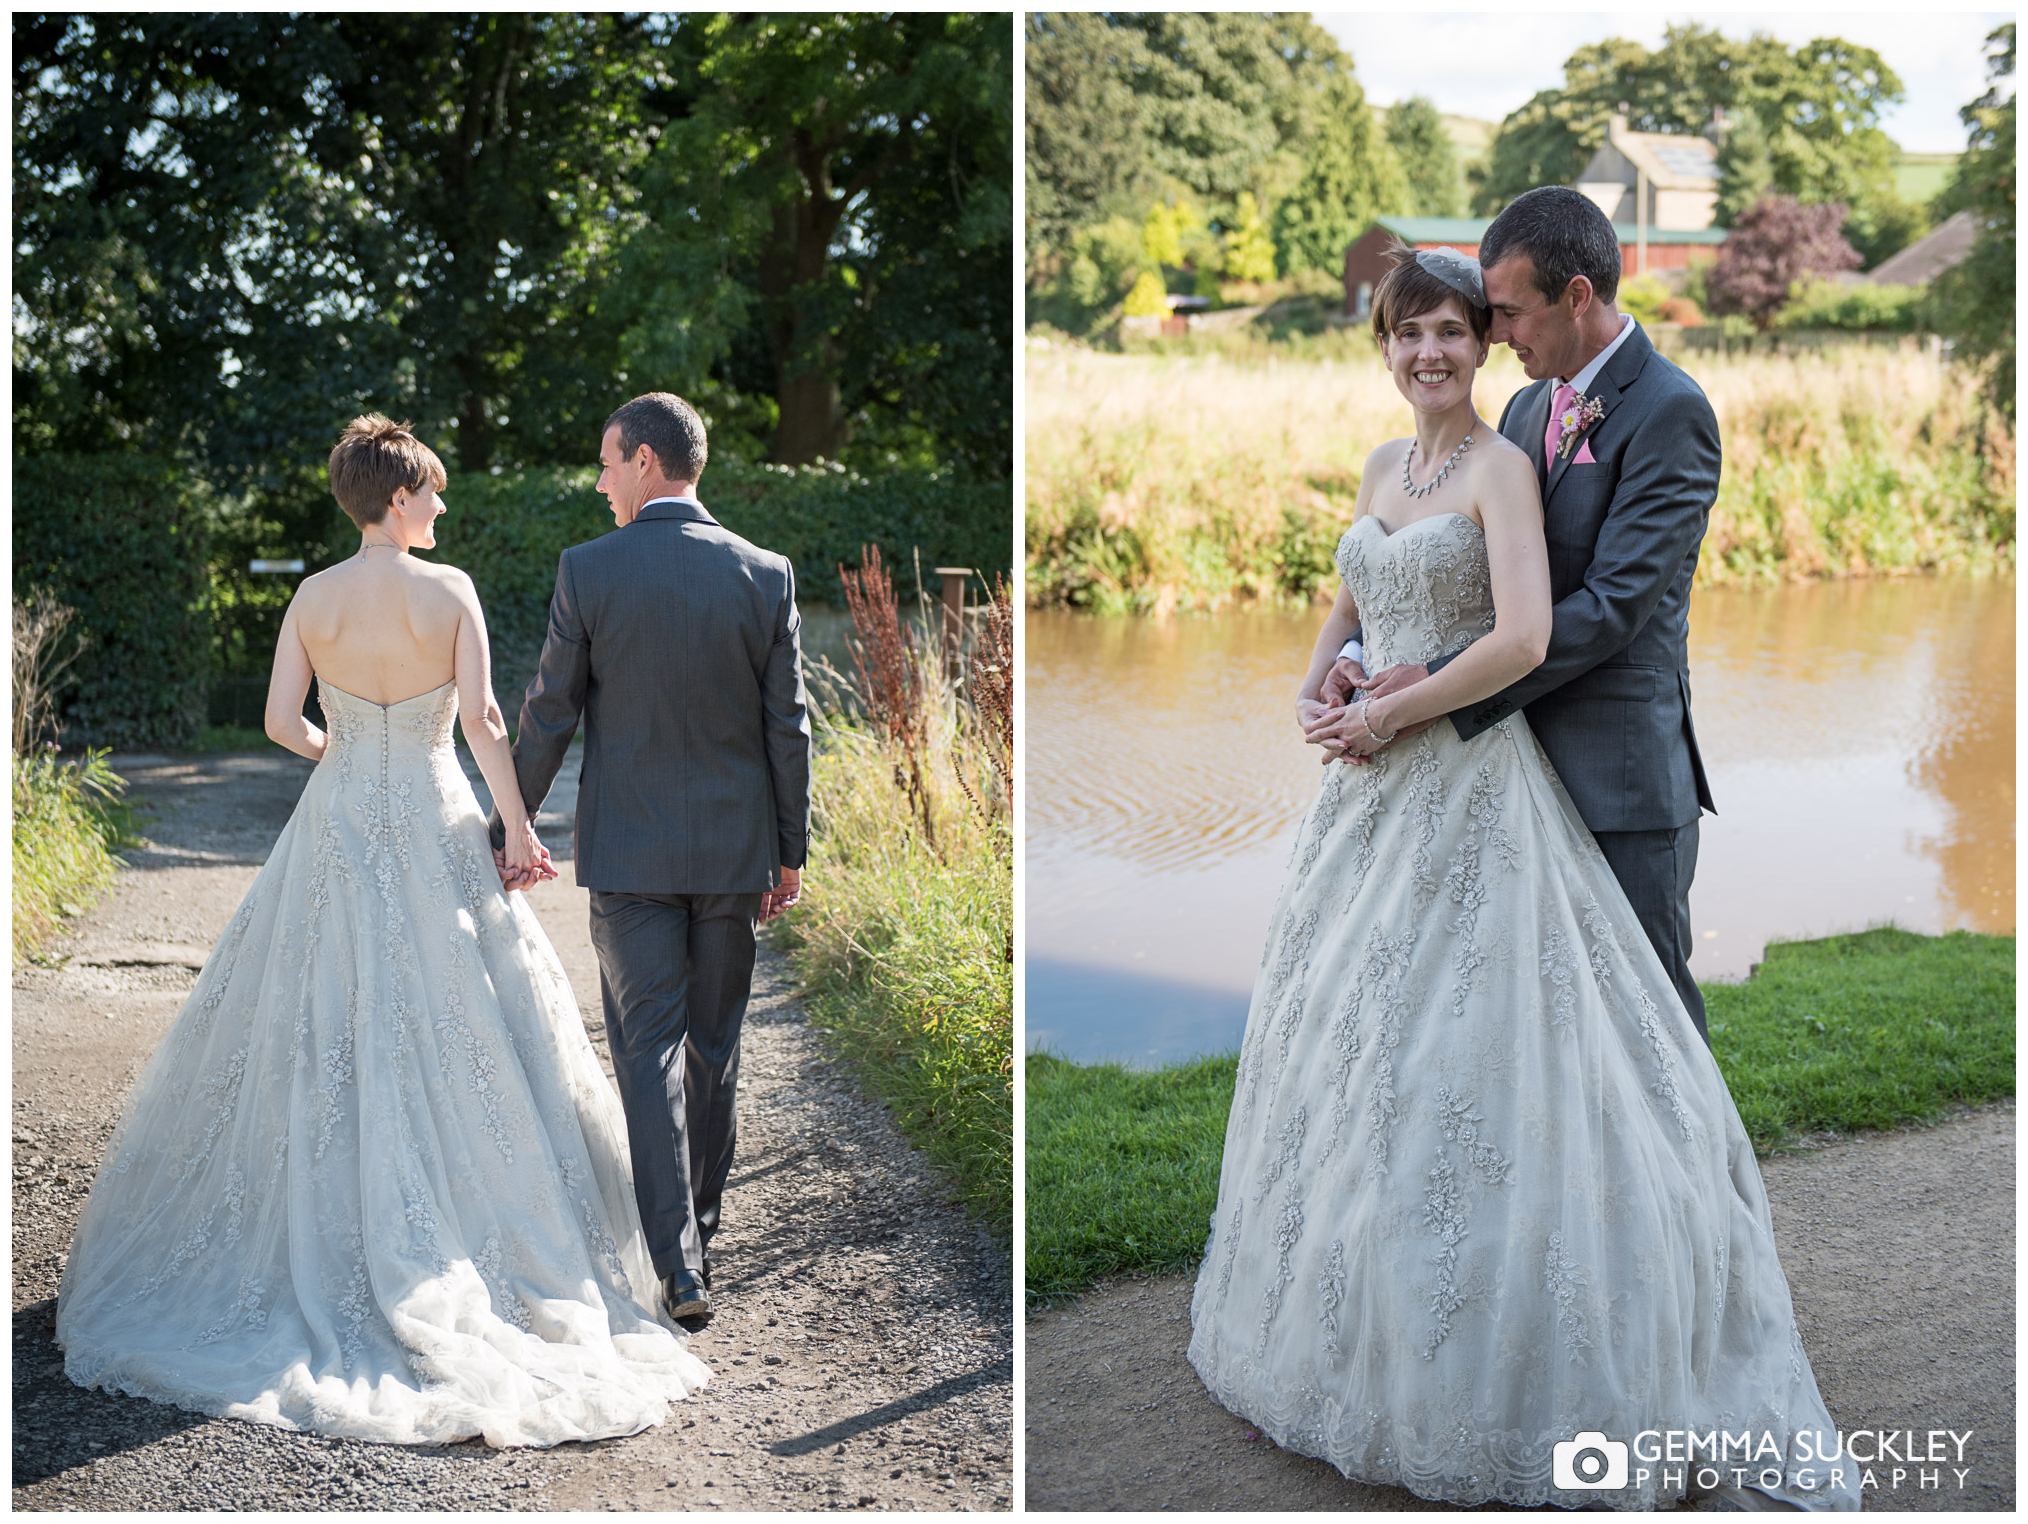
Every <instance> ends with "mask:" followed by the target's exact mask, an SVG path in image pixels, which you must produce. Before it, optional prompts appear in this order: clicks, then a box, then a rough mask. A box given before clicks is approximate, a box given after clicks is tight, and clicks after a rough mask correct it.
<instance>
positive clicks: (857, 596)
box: [838, 545, 937, 851]
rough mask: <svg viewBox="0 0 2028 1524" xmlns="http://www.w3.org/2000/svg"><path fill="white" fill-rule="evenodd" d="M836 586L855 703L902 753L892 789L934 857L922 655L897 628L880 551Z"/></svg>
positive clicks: (841, 575) (869, 550)
mask: <svg viewBox="0 0 2028 1524" xmlns="http://www.w3.org/2000/svg"><path fill="white" fill-rule="evenodd" d="M838 580H839V581H840V582H841V583H843V584H844V588H845V607H846V611H847V612H848V613H850V614H851V616H852V629H853V632H854V633H853V638H852V640H851V642H850V645H851V651H852V661H853V664H854V665H855V666H856V667H857V668H858V669H859V697H860V699H861V701H862V702H863V703H864V704H865V706H866V715H867V718H868V719H869V720H871V721H872V722H873V725H874V727H875V728H876V729H877V730H878V731H879V732H880V734H881V736H882V737H883V738H884V739H885V740H886V741H887V742H888V743H889V744H890V745H892V746H894V747H896V748H898V749H899V751H900V753H901V755H900V756H899V757H897V758H896V759H895V762H894V784H895V787H896V788H899V789H900V790H901V791H902V792H903V793H904V794H906V795H907V796H908V802H909V812H910V814H911V815H912V816H913V817H914V818H915V819H916V820H918V821H920V822H921V824H922V833H923V839H924V840H925V841H927V842H928V843H929V846H930V849H931V850H932V851H935V850H936V844H937V829H936V821H935V819H934V818H933V816H932V814H931V811H930V796H929V786H928V784H927V782H926V781H925V780H924V777H923V762H924V751H925V749H926V746H925V743H926V740H927V734H928V726H927V724H926V716H925V714H924V706H923V699H924V687H925V685H924V680H923V673H924V667H925V662H924V660H923V653H922V652H921V651H920V650H919V649H918V648H917V645H916V642H914V641H913V640H911V639H910V638H909V637H908V634H907V633H906V632H905V631H904V630H903V629H902V627H901V609H900V607H899V606H898V605H897V604H896V602H895V599H894V579H893V578H892V577H891V576H889V575H888V572H887V569H886V568H885V567H884V566H882V565H881V564H880V547H879V546H877V545H868V546H867V547H865V551H864V553H863V560H862V563H861V565H860V566H859V568H858V569H857V570H849V569H847V568H846V567H843V566H840V567H839V568H838Z"/></svg>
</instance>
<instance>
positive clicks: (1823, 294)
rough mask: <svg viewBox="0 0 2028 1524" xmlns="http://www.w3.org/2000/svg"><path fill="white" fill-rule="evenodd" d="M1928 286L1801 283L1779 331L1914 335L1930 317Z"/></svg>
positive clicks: (1782, 315) (1780, 317) (1777, 322)
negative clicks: (1847, 330) (1836, 330)
mask: <svg viewBox="0 0 2028 1524" xmlns="http://www.w3.org/2000/svg"><path fill="white" fill-rule="evenodd" d="M1928 301H1929V287H1927V286H1875V285H1871V284H1869V283H1867V282H1864V281H1854V282H1852V283H1850V284H1846V283H1844V282H1840V281H1829V280H1813V281H1798V282H1796V284H1795V285H1794V286H1793V287H1792V288H1791V289H1790V291H1789V300H1788V305H1787V306H1785V307H1783V308H1782V310H1781V312H1780V314H1779V315H1778V316H1777V317H1776V318H1775V326H1776V327H1777V328H1850V329H1859V330H1869V331H1873V332H1879V333H1915V332H1917V331H1918V330H1919V329H1921V328H1922V327H1923V326H1924V319H1925V318H1926V317H1927V316H1928Z"/></svg>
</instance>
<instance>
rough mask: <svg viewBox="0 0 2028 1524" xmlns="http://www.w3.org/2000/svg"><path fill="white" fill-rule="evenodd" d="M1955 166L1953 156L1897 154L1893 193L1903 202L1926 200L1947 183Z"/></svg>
mask: <svg viewBox="0 0 2028 1524" xmlns="http://www.w3.org/2000/svg"><path fill="white" fill-rule="evenodd" d="M1957 165H1958V155H1956V154H1954V153H1903V154H1896V155H1895V157H1894V194H1895V195H1897V196H1899V197H1900V198H1901V199H1902V200H1903V201H1928V200H1930V199H1931V198H1932V197H1933V196H1935V195H1936V193H1937V192H1938V191H1940V190H1942V189H1943V188H1944V186H1945V185H1947V184H1948V183H1949V182H1950V177H1951V171H1952V170H1954V169H1956V168H1957Z"/></svg>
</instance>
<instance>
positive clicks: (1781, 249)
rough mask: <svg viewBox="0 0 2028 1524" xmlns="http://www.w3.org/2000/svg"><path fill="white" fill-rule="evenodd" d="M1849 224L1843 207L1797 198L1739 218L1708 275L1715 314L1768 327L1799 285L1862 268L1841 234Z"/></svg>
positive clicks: (1764, 202) (1758, 205)
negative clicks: (1809, 278)
mask: <svg viewBox="0 0 2028 1524" xmlns="http://www.w3.org/2000/svg"><path fill="white" fill-rule="evenodd" d="M1844 225H1845V208H1844V207H1843V206H1842V205H1840V204H1839V203H1838V202H1835V201H1825V202H1819V203H1817V204H1815V205H1811V206H1805V205H1803V204H1802V203H1801V202H1799V201H1797V200H1796V199H1795V198H1794V197H1793V196H1764V197H1762V198H1761V199H1760V200H1759V201H1756V202H1755V203H1754V204H1753V205H1752V206H1750V207H1748V208H1747V209H1746V210H1745V211H1743V212H1741V213H1740V214H1739V220H1738V221H1736V222H1735V223H1733V225H1732V232H1731V235H1730V236H1729V237H1728V238H1727V239H1726V240H1725V243H1724V246H1723V247H1722V248H1720V249H1719V251H1718V260H1717V262H1716V263H1715V264H1713V265H1712V267H1711V270H1710V273H1709V274H1708V275H1706V276H1705V280H1704V286H1705V290H1706V291H1707V292H1708V293H1709V294H1710V301H1709V306H1710V310H1711V311H1713V312H1716V313H1720V314H1726V313H1738V314H1740V315H1741V316H1744V317H1747V318H1750V319H1752V320H1753V323H1754V325H1755V326H1756V327H1759V328H1762V329H1765V328H1767V327H1768V326H1769V325H1770V324H1772V323H1773V322H1774V319H1775V314H1776V313H1778V312H1779V311H1780V310H1781V308H1782V304H1783V303H1785V302H1786V301H1787V300H1788V299H1789V290H1790V288H1791V287H1793V286H1794V285H1795V283H1796V282H1797V281H1799V280H1802V279H1804V278H1805V277H1807V276H1810V275H1834V274H1836V273H1837V272H1838V271H1840V270H1856V269H1858V268H1859V265H1860V259H1859V251H1858V250H1857V249H1855V248H1853V247H1852V245H1850V244H1849V243H1847V242H1846V241H1845V240H1844V238H1843V237H1842V236H1841V235H1840V233H1839V229H1841V228H1842V227H1844Z"/></svg>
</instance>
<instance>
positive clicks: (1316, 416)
mask: <svg viewBox="0 0 2028 1524" xmlns="http://www.w3.org/2000/svg"><path fill="white" fill-rule="evenodd" d="M1309 353H1310V354H1311V355H1312V356H1313V357H1311V358H1292V356H1293V354H1294V351H1293V350H1292V349H1291V348H1290V347H1289V346H1287V345H1266V344H1261V343H1258V342H1250V343H1247V344H1242V343H1239V342H1237V341H1235V342H1234V343H1233V344H1232V345H1230V346H1228V347H1226V348H1224V349H1222V350H1220V351H1219V352H1214V353H1203V352H1200V353H1196V354H1190V355H1181V354H1179V355H1159V354H1157V355H1106V354H1099V353H1096V352H1094V351H1091V350H1088V349H1084V348H1081V347H1076V346H1070V345H1065V344H1060V343H1054V342H1052V343H1051V344H1050V345H1049V346H1048V347H1047V348H1031V349H1030V352H1029V356H1028V361H1027V365H1028V397H1029V426H1028V431H1027V440H1028V443H1027V450H1028V498H1027V503H1026V508H1025V513H1026V520H1027V547H1028V549H1027V554H1028V596H1029V601H1030V602H1031V603H1032V604H1034V605H1036V606H1064V605H1068V606H1076V607H1083V608H1089V609H1092V610H1094V611H1098V612H1106V613H1156V614H1160V613H1166V612H1168V611H1170V610H1172V609H1217V608H1220V607H1224V606H1227V605H1229V604H1233V603H1239V602H1248V601H1271V602H1272V601H1279V602H1287V601H1292V600H1294V601H1303V600H1308V599H1311V598H1314V597H1316V596H1318V595H1319V594H1320V593H1327V592H1329V591H1330V590H1331V589H1333V588H1335V586H1336V575H1337V574H1336V572H1335V570H1334V568H1333V566H1332V559H1331V558H1332V553H1333V551H1334V549H1335V547H1336V545H1337V540H1338V536H1339V535H1340V534H1341V533H1342V532H1343V530H1344V527H1345V525H1346V524H1347V523H1348V522H1350V520H1351V516H1352V509H1353V505H1354V503H1355V501H1356V499H1357V497H1358V492H1359V480H1360V475H1361V472H1362V470H1363V467H1364V463H1365V459H1366V456H1367V454H1368V453H1369V452H1370V451H1371V450H1372V449H1373V447H1374V446H1375V445H1377V444H1379V443H1381V442H1382V441H1383V440H1386V439H1389V438H1394V437H1398V436H1400V435H1402V434H1405V433H1407V432H1408V431H1409V429H1410V427H1411V415H1410V412H1409V408H1408V404H1407V403H1406V402H1405V401H1404V400H1403V399H1402V397H1401V396H1400V394H1399V393H1398V392H1396V391H1395V389H1394V385H1393V383H1392V381H1391V380H1390V379H1389V378H1388V376H1387V374H1386V373H1385V371H1384V370H1383V369H1382V368H1381V366H1380V363H1379V360H1378V358H1377V355H1376V353H1375V351H1374V350H1373V347H1372V344H1371V341H1370V340H1369V339H1367V338H1365V337H1364V336H1362V335H1360V334H1358V333H1356V332H1353V331H1351V330H1336V331H1334V332H1333V333H1332V334H1330V335H1329V336H1328V343H1319V344H1317V345H1314V346H1312V347H1311V350H1310V351H1309ZM1683 363H1684V365H1685V366H1686V368H1688V369H1689V370H1690V371H1691V372H1692V374H1693V375H1695V376H1696V378H1697V380H1698V381H1699V383H1700V384H1701V385H1703V387H1704V388H1705V391H1706V394H1707V395H1708V396H1709V397H1710V399H1711V402H1712V406H1713V407H1714V409H1715V410H1716V411H1717V414H1718V419H1719V428H1720V431H1721V436H1722V438H1723V441H1724V445H1725V470H1724V476H1723V478H1722V480H1721V483H1720V488H1719V495H1718V501H1717V504H1716V506H1715V507H1714V509H1713V511H1712V515H1711V523H1710V528H1709V532H1708V534H1707V536H1706V539H1705V545H1704V550H1703V555H1702V557H1701V560H1700V562H1699V567H1698V576H1699V579H1700V581H1701V582H1702V583H1704V584H1705V585H1730V584H1742V583H1765V582H1773V581H1779V580H1783V579H1803V578H1813V577H1828V576H1845V575H1860V574H1873V573H1900V572H1911V571H1934V570H1941V569H1944V568H1956V567H1999V566H2011V565H2012V561H2013V544H2014V506H2013V504H2014V442H2013V439H2012V437H2011V436H2006V435H2000V434H1996V433H1992V432H1991V431H1990V430H1988V431H1987V432H1985V433H1981V432H1980V429H1981V424H1980V421H1979V416H1978V412H1977V406H1976V400H1975V384H1974V381H1973V379H1972V378H1970V377H1968V376H1966V375H1964V374H1962V373H1961V372H1960V371H1958V370H1955V369H1952V368H1948V367H1939V366H1938V365H1937V363H1936V362H1935V361H1934V360H1932V359H1931V358H1929V357H1928V356H1926V355H1924V354H1920V353H1916V352H1913V351H1907V352H1904V351H1900V350H1889V349H1881V348H1855V349H1844V350H1837V351H1830V352H1826V353H1824V354H1820V355H1793V356H1766V355H1762V356H1752V357H1741V356H1720V355H1705V354H1699V355H1694V356H1685V357H1684V359H1683ZM1526 381H1527V378H1526V377H1525V376H1524V375H1523V374H1522V372H1521V369H1520V366H1519V365H1518V363H1517V362H1516V361H1515V360H1514V359H1513V357H1512V355H1511V354H1510V353H1509V352H1508V351H1507V350H1506V349H1505V348H1504V347H1496V348H1495V349H1494V351H1493V357H1492V359H1491V360H1490V361H1489V362H1488V363H1487V365H1486V368H1485V370H1484V371H1482V372H1481V373H1480V382H1479V387H1478V395H1479V399H1480V403H1481V407H1482V409H1483V410H1484V411H1486V412H1487V413H1488V414H1490V415H1491V416H1492V417H1493V418H1495V419H1497V417H1498V411H1499V409H1500V407H1501V406H1502V404H1504V402H1505V400H1506V398H1507V397H1508V396H1510V395H1511V394H1512V393H1513V392H1514V391H1516V390H1517V389H1519V388H1520V387H1521V386H1523V385H1525V384H1526Z"/></svg>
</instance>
